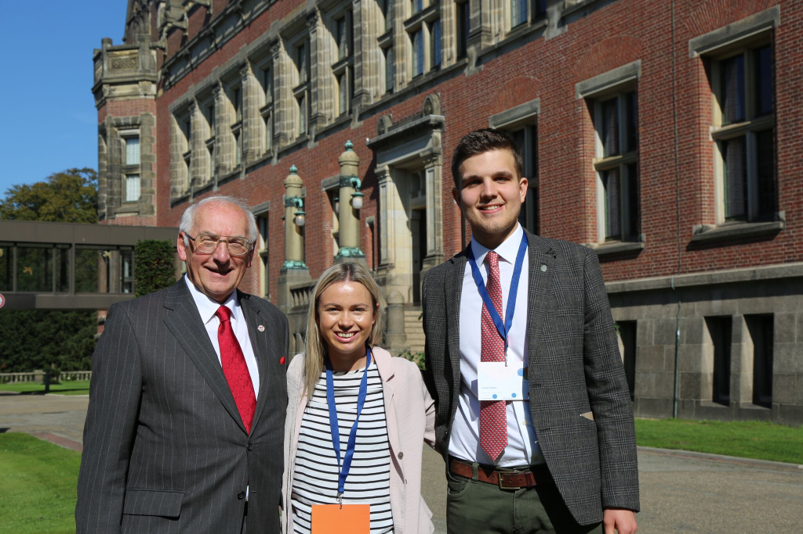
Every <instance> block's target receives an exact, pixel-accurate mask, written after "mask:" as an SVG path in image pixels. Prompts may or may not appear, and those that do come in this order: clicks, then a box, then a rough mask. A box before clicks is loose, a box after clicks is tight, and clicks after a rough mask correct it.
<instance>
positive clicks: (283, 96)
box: [270, 39, 295, 161]
mask: <svg viewBox="0 0 803 534" xmlns="http://www.w3.org/2000/svg"><path fill="white" fill-rule="evenodd" d="M270 53H271V56H272V61H271V63H272V65H273V82H274V83H273V96H274V101H273V124H274V126H273V147H274V150H273V153H274V161H276V154H278V152H279V150H281V149H282V148H284V147H285V146H287V144H288V143H289V142H290V137H291V136H290V132H293V131H295V127H294V126H293V115H292V113H291V107H292V106H291V104H292V102H291V100H292V98H293V92H292V87H291V80H290V77H291V76H290V72H289V68H288V61H290V59H289V58H288V56H287V53H286V52H285V51H284V45H283V44H282V41H281V39H280V40H278V41H276V43H274V44H273V45H272V46H271V49H270Z"/></svg>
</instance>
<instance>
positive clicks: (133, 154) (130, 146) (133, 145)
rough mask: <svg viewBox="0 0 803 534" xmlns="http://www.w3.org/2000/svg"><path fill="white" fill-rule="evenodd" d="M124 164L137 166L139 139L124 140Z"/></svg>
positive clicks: (128, 138) (127, 138)
mask: <svg viewBox="0 0 803 534" xmlns="http://www.w3.org/2000/svg"><path fill="white" fill-rule="evenodd" d="M125 164H126V165H139V137H126V138H125Z"/></svg>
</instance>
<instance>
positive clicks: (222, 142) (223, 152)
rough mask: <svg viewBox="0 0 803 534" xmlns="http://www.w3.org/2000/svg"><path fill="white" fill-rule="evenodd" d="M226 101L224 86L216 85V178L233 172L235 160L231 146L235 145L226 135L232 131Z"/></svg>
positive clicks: (214, 163) (213, 163) (214, 166)
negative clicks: (232, 164) (231, 165)
mask: <svg viewBox="0 0 803 534" xmlns="http://www.w3.org/2000/svg"><path fill="white" fill-rule="evenodd" d="M226 100H227V97H226V90H225V89H224V88H223V84H222V83H220V82H218V83H217V84H216V85H215V131H214V135H215V161H213V162H212V168H213V169H214V170H215V172H214V175H215V177H216V178H220V177H221V176H223V175H224V174H226V173H228V172H229V170H231V167H230V166H229V162H230V161H232V160H233V159H234V158H233V157H232V155H233V154H234V153H233V152H232V146H231V145H232V144H233V143H232V142H231V140H230V139H229V137H230V135H226V133H228V132H229V131H230V130H229V117H228V113H226V107H227V106H226ZM224 126H225V128H224Z"/></svg>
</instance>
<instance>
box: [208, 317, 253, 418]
mask: <svg viewBox="0 0 803 534" xmlns="http://www.w3.org/2000/svg"><path fill="white" fill-rule="evenodd" d="M215 315H217V318H218V319H220V326H218V327H217V340H218V343H219V344H220V363H221V364H222V365H223V374H224V375H226V381H227V382H228V383H229V389H231V394H232V396H233V397H234V402H235V404H237V410H239V412H240V417H241V418H242V420H243V424H244V425H245V430H246V431H247V432H248V433H249V434H250V433H251V423H252V422H253V420H254V410H255V409H256V406H257V398H256V395H254V384H253V383H252V382H251V374H250V373H249V372H248V366H247V365H246V364H245V356H243V349H242V348H240V343H239V342H238V341H237V338H236V337H235V335H234V330H232V328H231V310H230V309H228V308H227V307H226V306H221V307H220V308H218V309H217V312H216V313H215Z"/></svg>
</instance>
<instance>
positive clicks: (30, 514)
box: [0, 433, 81, 534]
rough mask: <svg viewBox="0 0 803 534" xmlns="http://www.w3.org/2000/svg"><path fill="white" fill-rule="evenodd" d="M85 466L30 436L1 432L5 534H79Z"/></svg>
mask: <svg viewBox="0 0 803 534" xmlns="http://www.w3.org/2000/svg"><path fill="white" fill-rule="evenodd" d="M80 462H81V454H80V453H77V452H74V451H70V450H67V449H62V448H61V447H57V446H56V445H53V444H52V443H48V442H46V441H42V440H40V439H37V438H35V437H33V436H29V435H28V434H16V433H8V434H0V517H2V518H3V519H2V521H0V534H40V533H41V534H67V533H74V532H75V520H74V518H73V514H74V512H75V500H76V485H77V484H78V467H79V466H80Z"/></svg>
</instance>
